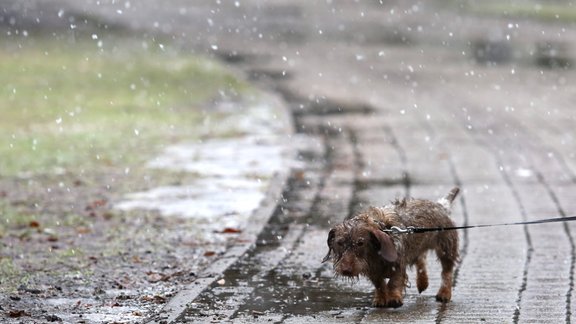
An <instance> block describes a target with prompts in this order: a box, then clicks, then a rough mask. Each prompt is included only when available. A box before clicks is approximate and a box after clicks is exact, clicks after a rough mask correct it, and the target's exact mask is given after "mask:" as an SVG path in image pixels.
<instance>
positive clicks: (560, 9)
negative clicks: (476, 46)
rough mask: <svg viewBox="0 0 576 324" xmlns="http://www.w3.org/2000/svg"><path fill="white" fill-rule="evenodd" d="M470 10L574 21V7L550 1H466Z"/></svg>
mask: <svg viewBox="0 0 576 324" xmlns="http://www.w3.org/2000/svg"><path fill="white" fill-rule="evenodd" d="M468 5H469V6H468V9H469V10H470V11H471V12H474V13H478V14H486V15H501V16H506V17H523V18H529V19H537V20H543V21H551V22H552V21H556V22H575V21H576V7H574V6H570V5H567V4H563V3H561V2H558V3H550V2H543V1H540V2H529V1H518V2H506V3H502V2H498V1H496V2H492V1H473V2H468Z"/></svg>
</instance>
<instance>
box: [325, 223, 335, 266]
mask: <svg viewBox="0 0 576 324" xmlns="http://www.w3.org/2000/svg"><path fill="white" fill-rule="evenodd" d="M335 237H336V231H335V230H334V229H331V230H330V233H328V240H327V243H328V254H326V256H325V257H324V259H322V263H324V262H326V261H328V260H330V257H331V256H332V250H333V248H332V246H334V238H335Z"/></svg>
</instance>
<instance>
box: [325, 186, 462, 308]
mask: <svg viewBox="0 0 576 324" xmlns="http://www.w3.org/2000/svg"><path fill="white" fill-rule="evenodd" d="M458 192H459V189H458V188H454V189H452V190H451V191H450V192H449V193H448V194H447V195H446V196H445V197H443V198H441V199H440V200H438V202H433V201H430V200H422V199H400V200H396V201H394V202H392V203H391V204H390V205H387V206H384V207H370V208H369V209H368V210H366V211H365V212H363V213H360V214H358V215H356V216H354V217H352V218H349V219H346V220H344V222H342V223H341V224H338V225H336V226H334V227H333V228H332V229H331V230H330V232H329V234H328V254H327V255H326V257H325V258H324V261H327V260H332V261H333V263H334V271H335V273H336V274H337V276H342V277H346V278H357V277H359V276H365V277H367V278H368V279H370V281H371V282H372V283H373V284H374V287H375V294H374V301H373V306H376V307H400V306H402V304H403V293H404V288H405V287H406V284H407V282H408V276H407V274H406V268H407V267H411V266H416V273H417V278H416V285H417V288H418V291H419V292H420V293H421V292H422V291H424V290H426V288H428V274H427V271H426V255H427V252H428V251H429V250H434V251H435V252H436V255H437V256H438V260H439V261H440V263H441V264H442V285H441V287H440V289H439V290H438V293H437V294H436V299H437V300H438V301H440V302H448V301H450V299H451V297H452V276H453V270H454V266H455V264H456V262H457V260H458V233H457V232H456V231H441V232H428V233H418V234H391V233H385V232H383V231H382V230H383V229H389V228H390V227H392V226H398V227H401V228H406V227H407V226H414V227H449V226H454V223H453V222H452V220H451V219H450V217H449V215H450V207H451V204H452V202H453V201H454V199H455V197H456V196H457V194H458Z"/></svg>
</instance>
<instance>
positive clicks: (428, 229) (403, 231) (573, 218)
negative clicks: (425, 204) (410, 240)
mask: <svg viewBox="0 0 576 324" xmlns="http://www.w3.org/2000/svg"><path fill="white" fill-rule="evenodd" d="M572 221H576V216H568V217H558V218H548V219H540V220H535V221H527V222H516V223H500V224H480V225H465V226H450V227H414V226H408V227H406V228H401V227H398V226H392V227H390V228H389V229H383V230H382V231H383V232H387V233H392V234H415V233H427V232H442V231H453V230H461V229H468V228H481V227H495V226H511V225H533V224H545V223H561V222H572Z"/></svg>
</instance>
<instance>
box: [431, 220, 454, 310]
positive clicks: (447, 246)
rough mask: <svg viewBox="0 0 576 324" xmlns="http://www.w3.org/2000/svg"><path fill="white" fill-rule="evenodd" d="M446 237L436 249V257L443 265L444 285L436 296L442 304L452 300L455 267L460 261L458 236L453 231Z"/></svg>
mask: <svg viewBox="0 0 576 324" xmlns="http://www.w3.org/2000/svg"><path fill="white" fill-rule="evenodd" d="M445 235H446V236H444V237H442V238H441V243H440V244H438V246H437V247H436V255H437V256H438V259H439V260H440V263H441V264H442V284H441V286H440V289H439V290H438V293H437V294H436V300H437V301H439V302H442V303H447V302H449V301H450V299H451V298H452V280H453V277H454V267H455V265H456V262H457V261H458V234H457V233H456V232H454V231H452V232H447V233H446V234H445Z"/></svg>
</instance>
